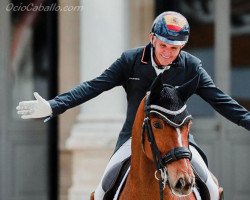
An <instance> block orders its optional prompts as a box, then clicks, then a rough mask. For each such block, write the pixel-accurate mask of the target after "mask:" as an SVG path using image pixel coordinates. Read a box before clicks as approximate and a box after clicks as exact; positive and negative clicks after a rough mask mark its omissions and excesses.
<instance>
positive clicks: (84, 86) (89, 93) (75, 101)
mask: <svg viewBox="0 0 250 200" xmlns="http://www.w3.org/2000/svg"><path fill="white" fill-rule="evenodd" d="M126 68H128V64H127V60H126V57H125V54H124V53H123V54H122V55H121V57H120V58H119V59H117V60H116V61H115V62H114V63H113V64H112V65H111V66H110V67H109V68H108V69H106V70H105V71H104V72H103V73H102V74H101V75H100V76H98V77H96V78H94V79H93V80H90V81H86V82H83V83H81V84H80V85H78V86H76V87H75V88H73V89H71V90H70V91H68V92H66V93H63V94H60V95H58V96H56V97H55V98H54V99H52V100H49V104H50V106H51V108H52V113H53V114H52V115H53V116H55V115H58V114H61V113H63V112H65V111H66V110H67V109H69V108H72V107H75V106H77V105H79V104H82V103H84V102H86V101H88V100H90V99H92V98H94V97H96V96H97V95H99V94H101V93H102V92H104V91H107V90H110V89H112V88H113V87H115V86H119V85H122V84H123V82H124V81H125V79H126V78H125V77H126V71H129V70H126Z"/></svg>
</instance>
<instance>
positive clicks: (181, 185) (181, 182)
mask: <svg viewBox="0 0 250 200" xmlns="http://www.w3.org/2000/svg"><path fill="white" fill-rule="evenodd" d="M184 187H185V181H184V179H183V178H180V179H179V180H178V181H177V183H176V185H175V188H176V189H179V190H182V189H183V188H184Z"/></svg>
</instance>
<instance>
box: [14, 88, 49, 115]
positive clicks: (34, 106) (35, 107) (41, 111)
mask: <svg viewBox="0 0 250 200" xmlns="http://www.w3.org/2000/svg"><path fill="white" fill-rule="evenodd" d="M34 96H35V98H36V100H34V101H22V102H20V103H19V105H18V106H17V107H16V109H17V114H19V115H21V118H22V119H30V118H42V117H47V116H50V115H51V114H52V109H51V107H50V104H49V102H48V101H46V100H45V99H44V98H42V97H41V96H40V95H39V94H38V93H37V92H34Z"/></svg>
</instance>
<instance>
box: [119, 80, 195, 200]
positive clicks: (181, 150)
mask: <svg viewBox="0 0 250 200" xmlns="http://www.w3.org/2000/svg"><path fill="white" fill-rule="evenodd" d="M189 89H190V88H189ZM181 90H182V91H181ZM185 90H186V89H185V88H184V87H179V88H177V89H176V88H174V87H172V86H164V85H163V84H162V82H161V76H158V77H157V79H156V80H155V81H154V83H153V84H152V86H151V90H150V93H149V94H147V95H146V97H145V98H144V99H143V100H142V101H141V103H140V105H139V108H138V110H137V114H136V117H135V121H134V125H133V128H132V154H131V168H130V172H129V175H128V178H127V180H126V183H125V186H124V188H123V189H122V191H121V194H120V196H119V200H135V199H136V200H154V199H161V200H163V199H164V200H170V199H173V200H174V199H179V200H181V199H183V200H184V199H186V200H188V199H189V200H195V199H196V196H195V194H194V192H193V189H194V187H195V176H194V173H193V170H192V167H191V163H190V160H191V156H192V154H191V152H190V150H189V142H188V134H189V129H190V126H191V123H192V122H191V115H189V113H188V112H187V110H186V105H185V101H186V99H187V98H188V97H189V96H190V95H191V93H192V91H188V92H187V91H185ZM181 93H182V95H181ZM183 93H185V94H186V96H185V97H183Z"/></svg>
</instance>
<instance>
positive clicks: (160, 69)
mask: <svg viewBox="0 0 250 200" xmlns="http://www.w3.org/2000/svg"><path fill="white" fill-rule="evenodd" d="M151 63H152V66H153V67H154V69H155V72H156V74H157V76H158V75H159V74H160V73H162V72H163V71H164V70H168V69H170V65H165V66H162V67H161V68H159V67H158V65H157V64H156V63H155V60H154V56H153V48H152V47H151Z"/></svg>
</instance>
